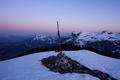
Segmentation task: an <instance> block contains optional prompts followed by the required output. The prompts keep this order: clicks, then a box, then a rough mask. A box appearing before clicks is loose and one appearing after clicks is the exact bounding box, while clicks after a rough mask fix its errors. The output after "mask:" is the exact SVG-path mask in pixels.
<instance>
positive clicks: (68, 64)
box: [41, 52, 117, 80]
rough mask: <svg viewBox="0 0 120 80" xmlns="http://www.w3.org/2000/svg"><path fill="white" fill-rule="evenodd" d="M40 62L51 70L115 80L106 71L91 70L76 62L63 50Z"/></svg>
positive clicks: (101, 79) (102, 79) (103, 79)
mask: <svg viewBox="0 0 120 80" xmlns="http://www.w3.org/2000/svg"><path fill="white" fill-rule="evenodd" d="M41 61H42V64H43V65H44V66H46V67H47V68H49V69H50V70H51V71H54V72H59V73H61V74H63V73H84V74H90V75H92V76H95V77H98V78H99V79H100V80H117V79H115V78H113V77H111V76H110V75H108V74H107V73H104V72H101V71H98V70H91V69H89V68H87V67H85V66H84V65H82V64H80V63H78V62H77V61H75V60H72V59H71V58H69V57H67V56H66V55H65V54H64V53H63V52H60V53H59V54H58V55H57V56H50V57H48V58H43V59H42V60H41Z"/></svg>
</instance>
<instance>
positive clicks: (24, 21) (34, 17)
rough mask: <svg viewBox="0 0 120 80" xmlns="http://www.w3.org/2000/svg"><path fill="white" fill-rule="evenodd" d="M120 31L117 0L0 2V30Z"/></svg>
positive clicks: (6, 0) (12, 0)
mask: <svg viewBox="0 0 120 80" xmlns="http://www.w3.org/2000/svg"><path fill="white" fill-rule="evenodd" d="M57 20H58V21H59V24H60V29H61V30H62V31H64V32H72V31H95V32H96V31H102V30H108V31H114V32H120V0H0V31H33V32H55V31H56V21H57Z"/></svg>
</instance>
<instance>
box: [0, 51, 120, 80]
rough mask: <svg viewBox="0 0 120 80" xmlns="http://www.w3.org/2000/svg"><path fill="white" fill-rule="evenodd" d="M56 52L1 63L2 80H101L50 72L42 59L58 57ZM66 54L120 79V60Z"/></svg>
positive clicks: (69, 52) (71, 53)
mask: <svg viewBox="0 0 120 80" xmlns="http://www.w3.org/2000/svg"><path fill="white" fill-rule="evenodd" d="M56 54H57V53H56V52H53V51H51V52H42V53H36V54H31V55H27V56H23V57H19V58H15V59H10V60H6V61H1V62H0V80H99V79H98V78H96V77H93V76H91V75H88V74H77V73H66V74H59V73H55V72H51V71H49V69H47V68H46V67H45V66H43V65H42V64H41V61H40V60H41V59H43V58H45V57H48V56H51V55H56ZM65 54H66V55H67V56H69V57H71V58H72V59H74V60H77V61H78V62H80V63H81V64H83V65H85V66H87V67H89V68H91V69H98V70H101V71H104V72H107V73H108V74H110V75H112V76H113V77H115V78H117V79H120V76H119V74H120V60H118V59H114V58H109V57H104V56H101V55H98V54H95V53H93V52H90V51H87V50H80V51H65Z"/></svg>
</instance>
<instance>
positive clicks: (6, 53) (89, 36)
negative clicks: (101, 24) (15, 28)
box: [0, 31, 120, 61]
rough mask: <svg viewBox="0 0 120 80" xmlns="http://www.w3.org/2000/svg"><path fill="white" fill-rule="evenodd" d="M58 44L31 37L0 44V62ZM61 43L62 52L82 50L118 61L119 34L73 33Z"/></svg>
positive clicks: (49, 38) (43, 37)
mask: <svg viewBox="0 0 120 80" xmlns="http://www.w3.org/2000/svg"><path fill="white" fill-rule="evenodd" d="M58 42H59V40H58V38H57V37H53V36H49V35H33V36H31V37H29V38H27V39H25V40H24V41H20V42H14V43H0V44H1V45H0V61H1V60H6V59H10V58H14V57H16V56H19V55H24V52H34V51H35V52H37V51H45V50H46V51H48V50H56V49H57V48H58ZM61 42H62V44H63V45H62V49H63V50H79V49H81V48H82V49H87V50H91V51H93V50H94V51H95V52H96V53H98V54H101V55H105V56H109V57H114V58H119V59H120V33H111V32H106V31H103V32H73V33H72V34H71V35H70V36H68V37H61ZM41 49H42V50H41ZM10 53H11V54H10Z"/></svg>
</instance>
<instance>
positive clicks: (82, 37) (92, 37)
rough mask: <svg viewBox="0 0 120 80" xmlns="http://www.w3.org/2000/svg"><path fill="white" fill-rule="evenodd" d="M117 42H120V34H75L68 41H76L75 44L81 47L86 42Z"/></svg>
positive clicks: (105, 32)
mask: <svg viewBox="0 0 120 80" xmlns="http://www.w3.org/2000/svg"><path fill="white" fill-rule="evenodd" d="M103 40H108V41H116V40H120V34H119V33H115V32H114V33H112V32H107V31H103V32H73V33H72V34H71V36H70V38H69V39H68V40H66V42H68V41H74V42H75V43H77V44H78V43H79V44H80V45H81V46H82V45H85V44H86V42H88V41H89V42H95V41H103Z"/></svg>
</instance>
